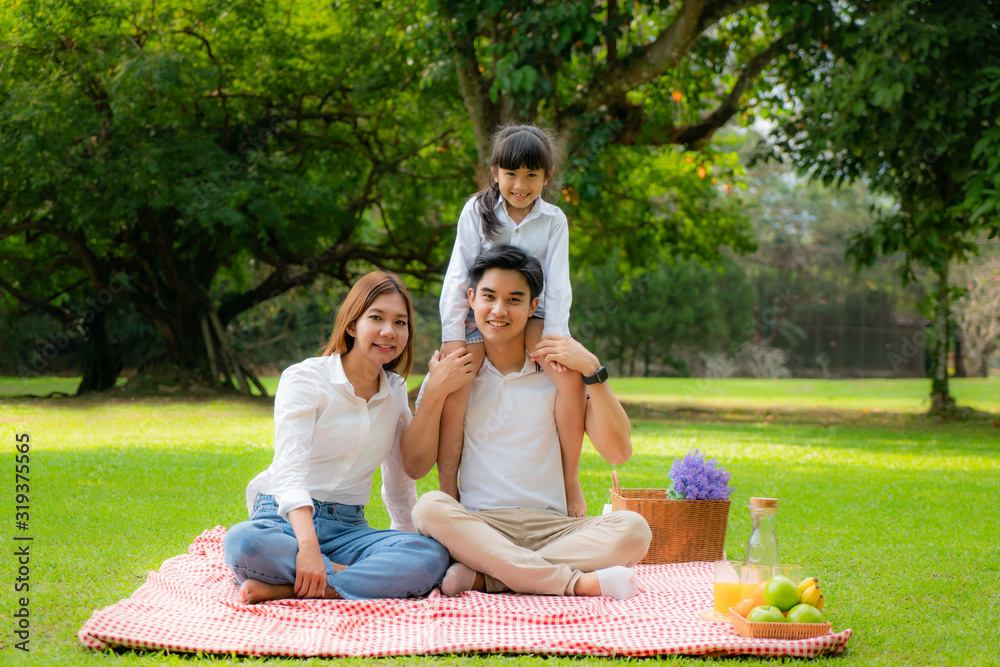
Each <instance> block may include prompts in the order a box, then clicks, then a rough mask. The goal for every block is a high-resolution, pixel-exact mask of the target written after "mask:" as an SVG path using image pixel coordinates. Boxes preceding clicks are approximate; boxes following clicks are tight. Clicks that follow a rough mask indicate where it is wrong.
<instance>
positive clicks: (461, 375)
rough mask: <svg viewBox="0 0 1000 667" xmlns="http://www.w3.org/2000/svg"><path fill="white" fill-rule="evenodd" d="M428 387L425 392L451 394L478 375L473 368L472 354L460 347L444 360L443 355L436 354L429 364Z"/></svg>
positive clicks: (436, 352)
mask: <svg viewBox="0 0 1000 667" xmlns="http://www.w3.org/2000/svg"><path fill="white" fill-rule="evenodd" d="M427 368H428V372H427V386H426V387H425V388H424V391H441V392H444V393H445V394H450V393H452V392H453V391H455V390H456V389H458V388H459V387H461V386H462V385H464V384H465V383H467V382H469V381H470V380H472V378H473V377H475V375H476V369H475V368H473V363H472V353H471V352H469V351H468V350H466V349H465V348H464V347H460V348H458V349H457V350H455V351H453V352H452V353H451V354H449V355H447V356H446V357H444V358H442V357H441V353H440V352H438V351H435V352H434V355H433V356H432V357H431V360H430V361H429V362H428V364H427Z"/></svg>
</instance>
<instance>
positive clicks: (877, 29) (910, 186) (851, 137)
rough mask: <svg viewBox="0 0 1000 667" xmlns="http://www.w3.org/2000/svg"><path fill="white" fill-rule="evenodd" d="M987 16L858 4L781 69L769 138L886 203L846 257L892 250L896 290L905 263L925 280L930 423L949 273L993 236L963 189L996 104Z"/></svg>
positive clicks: (995, 225) (909, 273)
mask: <svg viewBox="0 0 1000 667" xmlns="http://www.w3.org/2000/svg"><path fill="white" fill-rule="evenodd" d="M998 19H1000V3H997V2H995V1H994V0H979V1H976V2H965V3H962V4H961V5H955V4H954V3H949V2H944V1H941V0H918V1H907V2H898V1H896V0H891V1H888V2H876V3H866V4H859V5H858V6H857V7H856V8H855V9H854V10H853V13H852V14H851V17H850V20H849V21H845V22H844V23H842V24H839V25H837V26H833V29H831V30H830V32H829V34H827V35H826V36H825V38H824V42H823V44H822V46H821V48H820V49H813V50H810V51H805V52H803V54H802V56H803V57H802V58H799V59H796V60H795V61H788V63H787V65H786V68H785V75H786V80H787V81H788V83H789V85H788V87H787V89H786V90H787V92H788V93H790V94H791V95H793V96H794V98H795V99H797V100H798V104H799V107H798V112H797V113H796V114H795V116H794V118H792V119H791V120H790V121H789V122H787V123H785V124H784V125H783V126H782V127H781V128H780V129H779V131H778V140H777V142H776V143H777V145H778V146H779V147H780V150H781V151H782V152H783V153H784V154H786V155H790V156H791V157H792V159H793V160H794V161H795V162H796V163H797V164H799V165H800V166H801V167H802V168H803V169H804V170H807V171H808V172H809V173H811V174H812V175H813V176H814V177H816V178H819V179H822V180H823V181H825V182H832V183H837V184H839V183H842V182H845V181H854V180H859V179H865V180H866V181H867V182H868V183H869V184H870V186H871V188H872V189H873V190H874V191H875V192H878V193H882V194H885V195H888V196H891V197H892V198H894V200H895V202H896V206H895V207H894V208H891V209H888V210H886V211H884V212H883V213H882V215H881V216H880V217H879V218H878V220H877V221H876V222H875V223H874V224H873V225H872V226H871V227H869V228H867V229H864V230H861V231H859V232H858V233H857V234H855V235H854V237H853V239H852V242H851V245H850V247H849V249H848V254H849V256H851V257H853V258H854V259H855V260H856V263H857V265H858V266H865V265H870V264H871V263H872V262H873V261H874V260H875V258H876V257H877V256H879V255H884V254H889V253H893V252H897V251H902V252H903V253H904V262H903V264H902V267H901V276H902V279H903V281H904V284H905V282H906V281H908V280H909V279H911V278H912V277H913V275H914V267H915V265H917V264H922V265H923V266H925V267H927V268H928V269H930V270H931V271H933V272H934V273H935V274H936V275H937V278H938V284H937V288H936V290H935V295H934V299H935V313H934V327H935V336H934V340H935V350H934V359H935V363H934V365H933V377H932V384H931V411H932V412H933V413H938V414H940V413H943V412H946V411H947V410H949V409H950V408H951V407H952V405H953V400H952V398H951V396H950V393H949V389H948V372H947V361H946V359H947V345H948V340H949V338H950V335H949V319H950V318H949V307H950V304H951V303H952V301H953V299H954V297H955V291H954V290H953V289H951V287H950V281H949V269H948V267H949V264H950V263H951V262H952V261H964V260H965V259H966V258H968V257H969V256H970V255H972V254H974V253H975V249H976V248H975V242H974V241H975V238H976V237H977V236H978V235H980V234H984V233H985V234H986V235H989V236H995V235H996V234H997V233H998V231H1000V218H998V217H996V216H989V217H988V216H986V215H983V211H984V210H985V209H983V208H982V205H981V204H982V202H981V201H980V199H981V197H982V193H983V190H984V188H980V189H979V190H976V189H974V188H972V187H971V185H972V183H973V179H974V176H975V174H976V172H975V169H974V166H973V161H974V156H975V155H977V154H985V155H992V154H993V152H994V151H995V150H996V146H995V144H994V143H991V142H993V141H995V128H996V127H997V119H998V118H1000V101H998V97H1000V96H997V95H995V94H993V93H991V92H990V91H991V90H992V91H995V90H996V85H995V82H996V78H997V73H998V72H1000V69H998V64H1000V33H998V31H997V29H996V24H997V21H998ZM984 82H985V85H984ZM991 136H993V137H994V139H990V138H989V137H991ZM984 162H987V164H983V165H982V166H981V167H980V172H979V173H980V176H981V177H982V178H983V179H984V181H985V182H987V183H989V182H992V181H993V179H994V178H995V177H996V176H995V174H992V175H991V174H988V173H986V171H987V170H988V169H990V168H994V169H995V168H996V166H997V165H996V162H995V161H994V162H992V163H988V160H987V161H984ZM990 164H992V167H990ZM974 211H979V212H978V213H974V214H973V212H974Z"/></svg>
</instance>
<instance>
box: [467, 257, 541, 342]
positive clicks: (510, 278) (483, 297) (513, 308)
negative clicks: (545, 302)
mask: <svg viewBox="0 0 1000 667" xmlns="http://www.w3.org/2000/svg"><path fill="white" fill-rule="evenodd" d="M469 305H470V306H471V307H472V311H473V313H474V314H475V316H476V326H477V327H479V331H481V332H482V334H483V337H484V338H485V339H486V340H487V341H489V342H491V343H504V342H508V341H510V340H512V339H514V338H516V337H518V336H521V335H522V334H523V333H524V325H525V324H526V323H527V321H528V318H529V317H531V315H532V313H534V312H535V308H536V307H537V306H538V298H537V297H536V298H534V299H532V298H531V289H530V288H529V287H528V280H527V279H526V278H525V277H524V276H522V275H521V274H520V273H518V272H517V271H509V270H507V269H488V270H487V271H486V273H484V274H483V278H482V280H480V281H479V285H478V286H477V287H476V289H475V290H471V289H470V290H469Z"/></svg>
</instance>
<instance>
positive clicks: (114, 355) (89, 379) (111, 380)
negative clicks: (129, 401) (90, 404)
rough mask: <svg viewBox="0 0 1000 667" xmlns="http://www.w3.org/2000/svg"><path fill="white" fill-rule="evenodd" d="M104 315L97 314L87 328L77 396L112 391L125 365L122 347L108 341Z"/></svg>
mask: <svg viewBox="0 0 1000 667" xmlns="http://www.w3.org/2000/svg"><path fill="white" fill-rule="evenodd" d="M105 313H106V311H104V310H101V311H99V312H97V313H96V314H95V316H94V319H93V320H92V321H91V322H90V325H89V326H88V327H87V335H86V342H87V351H86V352H84V354H83V358H84V362H83V377H82V379H81V380H80V385H79V386H78V387H77V388H76V395H77V396H82V395H84V394H89V393H91V392H100V391H107V390H108V389H112V388H113V387H114V386H115V383H116V382H117V381H118V376H119V375H120V374H121V372H122V367H123V366H124V364H125V353H124V350H122V346H121V345H119V344H112V343H111V341H109V340H108V335H107V331H106V330H105V328H104V317H105Z"/></svg>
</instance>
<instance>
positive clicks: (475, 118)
mask: <svg viewBox="0 0 1000 667" xmlns="http://www.w3.org/2000/svg"><path fill="white" fill-rule="evenodd" d="M448 41H450V42H451V47H452V48H453V49H454V50H455V71H456V73H457V74H458V86H459V89H460V90H461V91H462V101H463V102H465V108H466V109H467V110H468V112H469V118H470V119H471V120H472V130H473V135H474V136H475V138H476V152H477V154H478V155H479V162H480V164H482V165H486V164H488V163H489V161H490V136H491V135H492V134H493V131H494V130H495V129H496V126H497V124H498V121H499V119H498V117H497V109H496V105H495V104H493V102H492V100H490V94H489V91H490V84H489V82H488V81H486V80H485V79H483V77H482V75H481V74H480V71H479V62H478V61H477V60H476V51H475V48H474V47H473V44H472V42H468V43H464V42H463V43H459V42H458V40H457V39H456V38H455V33H454V32H453V31H451V30H449V31H448Z"/></svg>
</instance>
